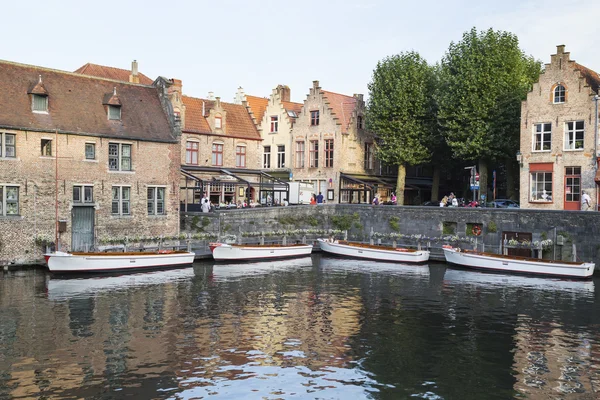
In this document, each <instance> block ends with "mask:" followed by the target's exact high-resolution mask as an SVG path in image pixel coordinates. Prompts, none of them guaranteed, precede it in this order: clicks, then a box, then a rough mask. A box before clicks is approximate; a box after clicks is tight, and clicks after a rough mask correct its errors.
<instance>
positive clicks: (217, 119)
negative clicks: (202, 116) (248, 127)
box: [215, 116, 223, 129]
mask: <svg viewBox="0 0 600 400" xmlns="http://www.w3.org/2000/svg"><path fill="white" fill-rule="evenodd" d="M215 129H223V118H222V117H221V116H218V117H215Z"/></svg>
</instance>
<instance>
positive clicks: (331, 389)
mask: <svg viewBox="0 0 600 400" xmlns="http://www.w3.org/2000/svg"><path fill="white" fill-rule="evenodd" d="M594 283H595V282H594V281H562V280H557V279H546V278H536V277H521V276H518V277H517V276H511V275H497V274H487V273H479V272H476V271H468V270H454V269H446V267H445V266H444V265H439V264H435V263H429V265H403V264H397V263H393V264H389V263H380V262H370V261H364V260H344V259H341V258H330V257H325V256H323V257H322V256H320V255H313V256H312V258H311V257H306V258H301V259H293V260H285V261H279V262H267V263H242V264H238V265H228V264H215V265H213V263H208V262H207V263H200V264H196V265H194V267H193V268H185V269H178V270H169V271H160V272H151V273H145V274H135V275H124V276H106V277H90V278H86V279H79V278H78V279H54V278H52V279H49V278H48V277H47V276H46V275H45V273H44V272H41V271H28V272H25V273H20V274H19V275H18V276H17V275H15V274H4V275H0V371H1V372H0V398H17V399H18V398H56V399H61V398H101V399H104V398H106V399H109V398H110V399H118V398H126V397H129V398H185V399H192V398H207V397H210V398H223V399H225V398H226V399H231V398H270V399H274V398H305V399H312V398H349V399H360V398H374V399H387V398H394V399H395V398H413V397H416V398H431V399H432V398H439V399H454V398H460V399H482V398H485V399H493V398H497V399H506V398H515V397H526V398H532V399H537V398H540V399H545V398H595V397H596V396H597V395H598V390H599V389H598V388H600V376H599V372H598V371H600V351H599V348H600V333H599V332H600V329H599V328H600V323H599V322H600V321H599V320H600V306H599V305H598V303H597V302H596V289H595V286H594ZM577 396H579V397H577Z"/></svg>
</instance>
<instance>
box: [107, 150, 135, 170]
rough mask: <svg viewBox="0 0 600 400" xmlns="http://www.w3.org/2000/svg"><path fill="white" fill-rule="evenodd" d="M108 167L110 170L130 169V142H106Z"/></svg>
mask: <svg viewBox="0 0 600 400" xmlns="http://www.w3.org/2000/svg"><path fill="white" fill-rule="evenodd" d="M108 169H110V170H111V171H131V145H130V144H122V143H109V144H108Z"/></svg>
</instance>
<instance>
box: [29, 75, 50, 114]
mask: <svg viewBox="0 0 600 400" xmlns="http://www.w3.org/2000/svg"><path fill="white" fill-rule="evenodd" d="M27 93H28V94H30V95H31V111H33V112H34V113H48V91H47V90H46V88H45V87H44V84H43V83H42V76H41V75H39V76H38V81H37V83H35V84H34V85H33V87H31V89H30V90H29V91H28V92H27Z"/></svg>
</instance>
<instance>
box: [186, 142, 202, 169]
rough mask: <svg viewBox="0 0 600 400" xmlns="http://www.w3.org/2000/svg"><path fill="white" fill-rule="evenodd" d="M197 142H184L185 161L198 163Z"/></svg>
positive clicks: (193, 163)
mask: <svg viewBox="0 0 600 400" xmlns="http://www.w3.org/2000/svg"><path fill="white" fill-rule="evenodd" d="M198 145H199V143H198V142H186V143H185V163H186V164H192V165H198Z"/></svg>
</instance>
